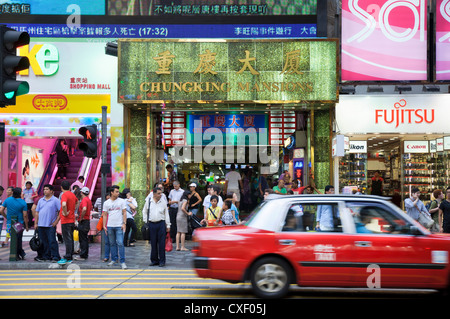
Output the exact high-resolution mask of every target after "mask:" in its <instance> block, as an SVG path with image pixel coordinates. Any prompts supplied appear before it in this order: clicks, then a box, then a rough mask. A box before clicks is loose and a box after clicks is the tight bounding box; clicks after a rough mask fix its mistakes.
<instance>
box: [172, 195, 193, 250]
mask: <svg viewBox="0 0 450 319" xmlns="http://www.w3.org/2000/svg"><path fill="white" fill-rule="evenodd" d="M191 196H192V193H191V192H190V191H184V193H183V195H182V196H181V199H180V202H179V203H178V213H177V235H176V237H175V243H176V250H177V251H180V250H181V251H188V250H189V249H187V248H186V247H185V246H184V243H185V241H186V233H187V232H188V216H191V215H192V214H193V213H192V212H190V211H188V205H189V200H190V198H191ZM180 244H181V248H180Z"/></svg>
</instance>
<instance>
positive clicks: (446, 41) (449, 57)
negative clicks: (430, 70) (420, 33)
mask: <svg viewBox="0 0 450 319" xmlns="http://www.w3.org/2000/svg"><path fill="white" fill-rule="evenodd" d="M436 80H450V0H437V1H436Z"/></svg>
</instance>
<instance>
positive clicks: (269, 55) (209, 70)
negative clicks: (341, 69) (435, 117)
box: [118, 39, 337, 103]
mask: <svg viewBox="0 0 450 319" xmlns="http://www.w3.org/2000/svg"><path fill="white" fill-rule="evenodd" d="M336 48H337V41H335V40H259V41H251V40H226V41H225V40H221V41H219V40H213V41H204V40H203V41H202V40H157V39H152V40H150V39H149V40H130V39H123V40H119V94H118V95H119V102H120V103H131V102H134V103H142V102H144V103H159V102H171V101H173V102H175V101H178V102H179V101H186V102H188V101H193V102H195V101H204V102H213V101H214V102H216V101H228V102H230V101H231V102H232V101H236V102H246V101H251V102H265V101H267V102H269V101H270V102H278V103H287V102H301V101H315V100H321V101H335V100H336V99H337V87H336V83H337V73H336V66H337V60H336V59H337V54H336Z"/></svg>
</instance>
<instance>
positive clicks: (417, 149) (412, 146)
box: [404, 141, 429, 153]
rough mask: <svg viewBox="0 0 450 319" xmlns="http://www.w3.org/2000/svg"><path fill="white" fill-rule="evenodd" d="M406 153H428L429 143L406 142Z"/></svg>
mask: <svg viewBox="0 0 450 319" xmlns="http://www.w3.org/2000/svg"><path fill="white" fill-rule="evenodd" d="M404 152H405V153H428V152H429V143H428V141H404Z"/></svg>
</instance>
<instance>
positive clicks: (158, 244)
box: [148, 220, 166, 264]
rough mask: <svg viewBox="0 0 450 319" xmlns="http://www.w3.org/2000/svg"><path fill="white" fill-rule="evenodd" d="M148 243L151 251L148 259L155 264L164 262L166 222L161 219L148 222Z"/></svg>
mask: <svg viewBox="0 0 450 319" xmlns="http://www.w3.org/2000/svg"><path fill="white" fill-rule="evenodd" d="M148 226H149V231H150V245H151V247H152V251H151V253H150V261H151V262H152V263H155V264H165V263H166V222H165V221H164V220H161V221H159V222H156V223H152V222H149V223H148Z"/></svg>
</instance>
